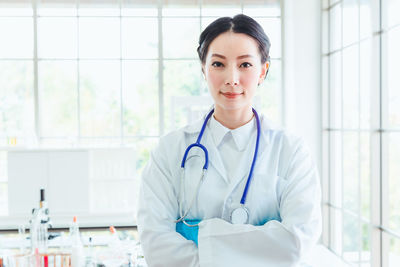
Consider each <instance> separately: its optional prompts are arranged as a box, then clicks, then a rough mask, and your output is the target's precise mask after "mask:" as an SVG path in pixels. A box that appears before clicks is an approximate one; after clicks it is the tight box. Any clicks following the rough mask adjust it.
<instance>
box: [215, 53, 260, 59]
mask: <svg viewBox="0 0 400 267" xmlns="http://www.w3.org/2000/svg"><path fill="white" fill-rule="evenodd" d="M211 56H212V57H219V58H222V59H226V57H225V56H223V55H220V54H212V55H211ZM248 57H253V56H252V55H241V56H238V57H237V59H242V58H248Z"/></svg>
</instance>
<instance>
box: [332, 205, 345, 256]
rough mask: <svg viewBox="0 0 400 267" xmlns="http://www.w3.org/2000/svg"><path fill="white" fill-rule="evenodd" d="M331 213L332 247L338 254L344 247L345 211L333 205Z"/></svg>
mask: <svg viewBox="0 0 400 267" xmlns="http://www.w3.org/2000/svg"><path fill="white" fill-rule="evenodd" d="M331 214H332V221H331V227H332V231H331V244H332V246H331V249H332V250H333V251H334V252H335V253H336V254H337V255H341V254H342V248H343V218H342V217H343V216H342V214H343V213H342V211H341V210H338V209H335V208H332V207H331Z"/></svg>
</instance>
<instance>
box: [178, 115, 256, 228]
mask: <svg viewBox="0 0 400 267" xmlns="http://www.w3.org/2000/svg"><path fill="white" fill-rule="evenodd" d="M252 111H253V114H254V117H255V118H256V123H257V139H256V148H255V150H254V156H253V161H252V163H251V167H250V172H249V176H248V178H247V182H246V186H245V188H244V191H243V195H242V198H241V199H240V207H238V208H236V209H235V210H234V211H233V212H232V214H231V221H232V223H235V222H234V220H235V218H233V217H235V215H234V213H235V212H236V213H237V214H239V217H240V216H244V218H243V219H241V220H242V221H241V222H240V223H247V222H248V217H249V212H248V210H247V209H246V207H245V206H244V205H245V203H246V197H247V193H248V189H249V187H250V182H251V178H252V176H253V171H254V166H255V165H256V160H257V153H258V147H259V141H260V132H261V130H260V128H261V125H260V119H259V117H258V114H257V111H256V110H255V109H254V108H252ZM213 113H214V109H212V110H211V111H210V112H209V113H208V114H207V117H206V118H205V119H204V122H203V126H202V127H201V130H200V133H199V136H198V137H197V140H196V142H195V143H193V144H191V145H189V146H188V147H187V148H186V150H185V153H184V155H183V158H182V163H181V170H182V178H181V193H182V199H181V202H184V201H185V193H184V191H185V190H184V183H183V181H184V177H185V163H186V159H187V156H188V154H189V151H190V150H191V149H192V148H193V147H199V148H200V149H201V150H203V152H204V157H205V160H204V165H203V172H202V175H201V178H200V180H199V182H198V185H197V193H198V190H199V187H200V184H201V183H202V182H203V179H204V177H205V174H206V171H207V169H208V151H207V148H206V147H205V146H204V145H202V144H201V143H200V142H201V138H202V137H203V134H204V130H205V128H206V125H207V122H208V121H209V119H210V118H211V116H212V114H213ZM195 198H196V195H195V196H193V198H192V201H191V202H190V205H189V208H188V209H187V211H186V212H185V213H184V212H183V210H182V208H183V207H182V206H183V205H182V204H181V203H179V216H180V218H179V219H177V220H176V221H175V222H176V223H178V222H181V221H182V222H183V223H184V224H185V225H187V226H190V227H194V226H198V225H199V224H188V223H187V222H186V221H185V218H186V216H187V215H188V214H189V211H190V209H191V208H192V205H193V203H194V200H195ZM236 217H237V216H236Z"/></svg>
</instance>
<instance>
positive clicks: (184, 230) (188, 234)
mask: <svg viewBox="0 0 400 267" xmlns="http://www.w3.org/2000/svg"><path fill="white" fill-rule="evenodd" d="M185 221H186V222H187V223H188V224H198V223H200V222H201V220H185ZM176 231H177V232H178V233H180V234H181V235H182V236H183V237H184V238H186V239H187V240H192V241H193V242H194V243H195V244H196V246H198V241H197V237H198V235H199V226H192V227H190V226H187V225H186V224H184V223H183V222H182V221H180V222H178V223H176Z"/></svg>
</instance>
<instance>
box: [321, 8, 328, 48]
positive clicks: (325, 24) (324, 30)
mask: <svg viewBox="0 0 400 267" xmlns="http://www.w3.org/2000/svg"><path fill="white" fill-rule="evenodd" d="M328 12H329V11H323V12H322V33H321V34H322V40H321V43H322V53H324V54H326V53H328V52H329V16H328V15H329V13H328Z"/></svg>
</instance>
